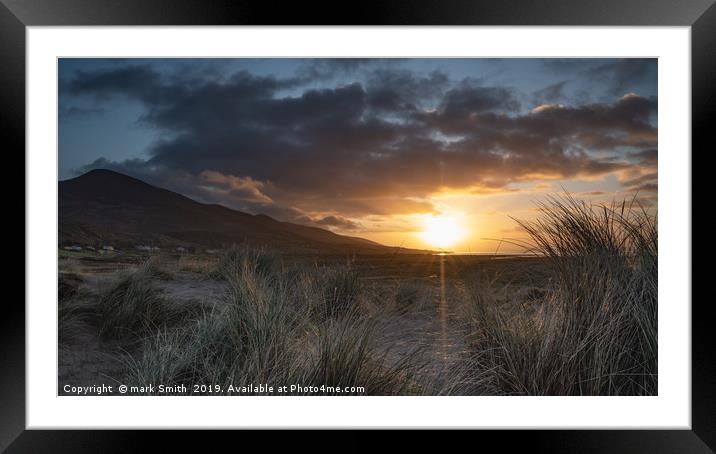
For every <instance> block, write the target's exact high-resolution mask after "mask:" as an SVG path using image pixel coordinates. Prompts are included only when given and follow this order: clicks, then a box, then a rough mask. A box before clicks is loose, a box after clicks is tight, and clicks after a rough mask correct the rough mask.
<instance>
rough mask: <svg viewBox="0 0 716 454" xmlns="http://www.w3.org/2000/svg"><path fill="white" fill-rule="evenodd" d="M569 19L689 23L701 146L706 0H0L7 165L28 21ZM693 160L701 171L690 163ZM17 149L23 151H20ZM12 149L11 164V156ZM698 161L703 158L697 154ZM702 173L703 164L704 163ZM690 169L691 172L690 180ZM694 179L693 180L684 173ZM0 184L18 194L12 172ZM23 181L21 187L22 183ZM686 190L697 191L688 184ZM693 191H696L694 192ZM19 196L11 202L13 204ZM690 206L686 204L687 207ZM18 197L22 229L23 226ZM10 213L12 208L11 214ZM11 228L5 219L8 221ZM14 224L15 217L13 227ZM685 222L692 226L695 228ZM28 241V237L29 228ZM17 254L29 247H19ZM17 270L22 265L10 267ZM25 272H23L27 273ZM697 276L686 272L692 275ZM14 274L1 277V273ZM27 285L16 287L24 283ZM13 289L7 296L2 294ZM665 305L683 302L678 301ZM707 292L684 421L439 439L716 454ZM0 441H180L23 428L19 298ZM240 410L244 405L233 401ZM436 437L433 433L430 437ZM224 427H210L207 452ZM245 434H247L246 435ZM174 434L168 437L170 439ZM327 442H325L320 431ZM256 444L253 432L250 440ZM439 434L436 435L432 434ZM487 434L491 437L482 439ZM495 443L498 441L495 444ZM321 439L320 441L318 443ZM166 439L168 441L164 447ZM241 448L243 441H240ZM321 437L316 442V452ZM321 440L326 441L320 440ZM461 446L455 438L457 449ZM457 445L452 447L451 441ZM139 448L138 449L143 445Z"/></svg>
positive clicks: (9, 343) (698, 309)
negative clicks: (687, 423) (668, 425)
mask: <svg viewBox="0 0 716 454" xmlns="http://www.w3.org/2000/svg"><path fill="white" fill-rule="evenodd" d="M294 24H303V25H505V26H510V25H530V26H538V25H552V26H554V25H559V26H562V25H574V26H603V25H609V26H619V25H637V26H690V27H691V39H692V41H691V45H692V49H691V52H692V60H691V65H692V76H691V77H692V78H691V81H692V149H700V148H704V151H705V152H706V151H707V150H708V146H707V145H708V144H709V142H710V138H711V134H712V132H711V131H710V129H712V128H711V127H710V122H709V119H710V118H713V116H712V115H709V114H713V113H714V110H715V107H714V106H716V6H714V0H691V1H684V0H682V1H678V0H652V1H650V2H644V1H640V0H601V1H598V2H597V1H589V0H543V1H539V2H538V1H522V2H515V1H502V2H497V1H494V0H493V1H490V2H488V1H481V0H459V1H448V0H420V1H418V0H412V1H400V0H390V1H381V2H371V3H367V2H360V3H356V4H347V3H340V4H339V3H335V4H334V5H333V6H331V5H328V4H324V3H318V2H316V3H315V4H306V3H304V2H281V3H273V2H266V1H263V2H261V1H255V0H254V1H245V0H233V1H232V0H220V1H212V2H208V1H202V0H152V1H149V0H143V1H140V0H129V1H128V0H124V1H112V0H102V1H100V0H0V62H1V63H0V87H1V89H0V125H1V126H0V137H2V142H0V143H2V149H3V150H4V151H5V153H4V156H5V160H6V162H5V165H6V169H7V170H10V169H11V168H12V169H14V170H12V171H8V172H7V173H8V174H10V173H13V174H18V175H19V174H20V172H19V170H18V169H19V168H22V169H23V172H22V174H23V175H24V169H25V164H24V149H25V148H24V147H25V127H24V126H25V36H26V35H25V31H26V30H25V28H26V27H28V26H39V25H53V26H65V25H97V26H105V25H294ZM691 153H692V154H691V156H692V168H693V169H698V166H696V167H694V166H693V156H694V154H693V152H691ZM20 156H22V158H20ZM12 157H14V158H15V162H10V159H11V158H12ZM697 162H699V161H697ZM702 171H703V170H702ZM692 178H693V177H692ZM692 181H693V179H692ZM10 184H11V185H12V187H7V188H6V191H7V193H9V194H12V197H8V199H11V198H17V197H16V196H15V194H17V187H18V186H17V185H19V184H21V183H20V182H18V181H13V182H12V183H10ZM23 188H24V185H23ZM692 192H693V191H692ZM694 195H698V193H696V192H694ZM16 203H18V204H19V201H17V202H16ZM692 206H693V204H692ZM24 210H25V206H24V204H23V235H25V233H24V232H25V228H26V227H27V226H26V225H25V224H24V222H25V221H24V219H25V217H24ZM8 214H9V213H8ZM6 225H10V224H6ZM15 230H19V225H18V226H16V227H15ZM692 231H693V229H692ZM25 238H26V241H27V237H26V236H25ZM23 257H25V254H24V253H23ZM18 269H19V267H18ZM23 271H24V272H31V270H25V268H24V266H23ZM692 281H693V279H692ZM6 282H8V283H10V282H11V281H9V279H8V280H7V281H6ZM23 294H24V291H23ZM6 295H9V293H6ZM670 303H673V304H690V303H691V302H690V301H674V302H670ZM710 305H711V304H710V302H709V301H708V300H705V301H703V300H702V301H699V302H698V303H697V304H693V305H692V365H693V370H692V430H644V431H633V430H622V431H615V430H597V431H585V430H552V431H515V432H514V433H513V432H510V433H509V434H506V433H505V432H501V431H480V432H479V433H475V432H470V433H469V434H467V435H466V434H465V433H462V436H461V437H453V436H439V437H437V438H440V439H442V440H441V441H439V443H440V446H441V450H446V449H449V448H450V446H451V445H452V444H454V443H457V442H460V443H465V442H468V443H471V444H473V445H475V446H478V445H483V446H486V447H487V446H490V445H493V446H499V447H500V449H508V450H510V449H511V448H515V447H518V446H522V447H527V448H528V449H530V450H533V451H534V450H536V451H546V452H552V453H554V452H583V453H590V452H650V453H655V452H695V453H696V452H699V453H700V452H703V453H707V452H714V451H716V348H714V347H716V345H715V342H714V337H713V335H712V328H711V325H712V323H713V321H712V320H713V319H712V317H710V315H711V313H712V310H711V308H710ZM0 324H1V328H0V376H1V379H0V450H7V452H131V451H132V450H135V449H137V448H139V447H140V446H141V447H143V448H148V446H147V445H146V444H144V443H146V442H148V441H150V440H151V441H155V439H156V438H159V437H161V438H162V440H163V441H162V443H168V442H169V441H171V442H173V443H180V444H183V443H185V441H186V437H187V436H188V434H186V433H183V432H171V434H170V436H169V437H167V436H166V433H165V434H162V433H151V434H150V433H149V432H147V431H142V433H141V436H142V437H143V438H144V441H142V442H141V443H142V444H141V445H140V444H139V443H140V442H139V441H138V440H137V438H138V437H139V436H140V434H139V432H138V431H121V432H120V431H59V430H56V431H40V430H32V431H26V430H25V348H24V346H25V302H24V298H22V299H21V298H19V297H10V296H6V298H5V299H4V301H3V311H2V316H1V317H0ZM237 411H240V409H239V408H237ZM364 434H365V433H364V432H351V433H348V434H346V433H338V432H334V433H333V434H332V438H334V439H336V440H340V443H341V449H340V450H341V451H349V450H351V451H362V450H367V449H372V446H373V444H372V443H371V442H369V441H367V440H366V438H365V436H364ZM265 435H266V434H265V433H264V434H263V436H261V438H262V439H264V441H265V442H266V443H268V442H270V444H271V446H272V447H275V443H277V442H278V443H287V447H288V446H292V447H291V448H290V449H294V448H295V447H296V446H301V445H302V444H309V445H310V444H315V443H316V434H315V433H314V434H312V435H311V434H308V435H306V434H298V433H291V434H289V435H288V436H286V437H280V436H279V437H272V436H268V437H266V436H265ZM438 435H439V434H438ZM231 436H232V435H231V433H228V432H223V433H221V434H219V435H216V434H212V435H211V436H210V437H205V438H208V439H207V440H206V443H205V445H204V450H206V451H209V450H211V446H212V445H216V446H218V445H219V444H221V443H224V442H225V441H226V440H225V439H226V438H229V437H231ZM242 436H246V435H245V434H244V435H242ZM168 439H170V440H168ZM326 440H327V439H326ZM252 441H253V442H255V441H256V440H252ZM433 441H434V442H435V440H433ZM393 443H395V446H400V447H401V448H402V449H410V448H409V447H410V446H411V445H414V446H422V447H426V446H428V444H427V443H428V442H427V440H426V436H425V434H424V433H417V432H411V433H410V434H405V435H404V436H400V437H399V438H398V439H396V440H391V441H388V442H381V443H380V444H381V446H382V447H384V448H386V447H387V448H391V447H393V446H391V445H392V444H393ZM485 443H487V444H485ZM493 443H497V444H496V445H495V444H493ZM321 444H323V442H321ZM166 446H168V445H165V447H166ZM246 446H248V445H246ZM320 448H321V446H318V447H317V449H320ZM328 448H329V449H331V448H330V446H328ZM456 448H457V447H456ZM457 449H459V448H457ZM142 450H143V449H142Z"/></svg>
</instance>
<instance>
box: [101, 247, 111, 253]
mask: <svg viewBox="0 0 716 454" xmlns="http://www.w3.org/2000/svg"><path fill="white" fill-rule="evenodd" d="M102 250H103V251H107V252H112V251H114V246H102Z"/></svg>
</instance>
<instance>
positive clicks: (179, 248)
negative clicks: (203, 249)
mask: <svg viewBox="0 0 716 454" xmlns="http://www.w3.org/2000/svg"><path fill="white" fill-rule="evenodd" d="M174 250H175V251H177V252H186V249H185V248H183V247H181V246H179V247H177V248H176V249H174Z"/></svg>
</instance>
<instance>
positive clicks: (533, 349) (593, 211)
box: [470, 196, 658, 395]
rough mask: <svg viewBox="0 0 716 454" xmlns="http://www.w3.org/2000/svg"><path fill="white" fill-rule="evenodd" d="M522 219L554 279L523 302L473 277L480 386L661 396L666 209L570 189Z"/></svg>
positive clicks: (553, 392)
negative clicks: (660, 296) (583, 196)
mask: <svg viewBox="0 0 716 454" xmlns="http://www.w3.org/2000/svg"><path fill="white" fill-rule="evenodd" d="M520 225H521V226H522V227H523V228H524V229H525V230H526V231H527V232H528V233H529V235H530V237H531V244H530V248H531V250H533V251H534V252H536V253H539V254H542V255H544V256H546V257H548V258H549V266H550V267H551V268H550V271H551V272H550V278H551V279H550V284H549V285H548V288H547V289H546V294H545V296H544V299H543V301H542V302H541V304H538V305H535V304H527V305H521V304H518V303H515V302H514V301H513V302H512V304H505V303H501V302H500V298H499V295H498V293H499V291H500V290H499V289H496V288H495V285H494V284H493V283H490V282H485V281H482V282H473V285H472V286H471V292H470V294H471V296H472V301H471V302H470V319H471V321H472V325H473V332H472V342H473V349H474V352H475V354H474V355H473V357H472V358H471V361H472V362H473V366H475V367H473V379H474V382H475V383H479V387H478V388H481V389H482V391H479V390H476V389H473V390H472V391H473V392H478V393H479V392H485V393H489V394H494V393H496V394H539V395H585V394H586V395H653V394H656V393H657V265H658V263H657V236H658V235H657V224H656V216H655V215H652V214H649V213H647V212H646V211H644V210H642V209H641V208H639V207H633V206H631V207H630V206H628V205H627V204H625V203H624V204H619V205H613V206H590V205H587V204H584V203H582V202H579V201H577V200H575V199H573V198H571V197H569V196H567V197H564V198H550V199H549V200H548V201H547V202H546V203H545V204H542V205H541V216H540V217H539V218H538V219H537V220H536V221H535V222H520ZM504 290H507V291H509V289H503V291H504ZM508 299H509V298H508Z"/></svg>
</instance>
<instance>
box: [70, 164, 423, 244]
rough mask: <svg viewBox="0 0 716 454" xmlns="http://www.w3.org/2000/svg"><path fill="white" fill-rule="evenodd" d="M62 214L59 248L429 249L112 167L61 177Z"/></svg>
mask: <svg viewBox="0 0 716 454" xmlns="http://www.w3.org/2000/svg"><path fill="white" fill-rule="evenodd" d="M58 218H59V219H58V225H59V229H58V230H59V245H60V246H63V245H70V244H83V245H98V246H99V245H113V246H119V247H133V246H135V245H139V244H142V245H144V244H150V245H156V246H161V247H165V246H169V247H179V246H182V247H193V248H201V247H209V248H214V247H227V246H230V245H231V244H238V243H253V244H257V245H258V244H260V245H267V246H271V247H278V248H281V249H284V250H286V251H292V252H318V253H337V252H353V253H390V252H397V251H401V252H410V253H428V252H429V251H419V250H411V249H405V248H397V247H392V246H385V245H382V244H379V243H376V242H373V241H370V240H367V239H364V238H360V237H353V236H345V235H339V234H337V233H334V232H331V231H329V230H326V229H322V228H320V227H313V226H307V225H302V224H295V223H291V222H285V221H280V220H277V219H274V218H272V217H271V216H268V215H266V214H249V213H245V212H242V211H238V210H234V209H232V208H229V207H226V206H224V205H220V204H207V203H202V202H198V201H196V200H193V199H191V198H190V197H187V196H185V195H182V194H179V193H177V192H174V191H171V190H169V189H165V188H161V187H158V186H154V185H151V184H149V183H147V182H145V181H142V180H140V179H138V178H135V177H132V176H129V175H125V174H123V173H119V172H116V171H113V170H109V169H94V170H90V171H89V172H87V173H84V174H82V175H80V176H78V177H75V178H71V179H67V180H62V181H59V182H58Z"/></svg>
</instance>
